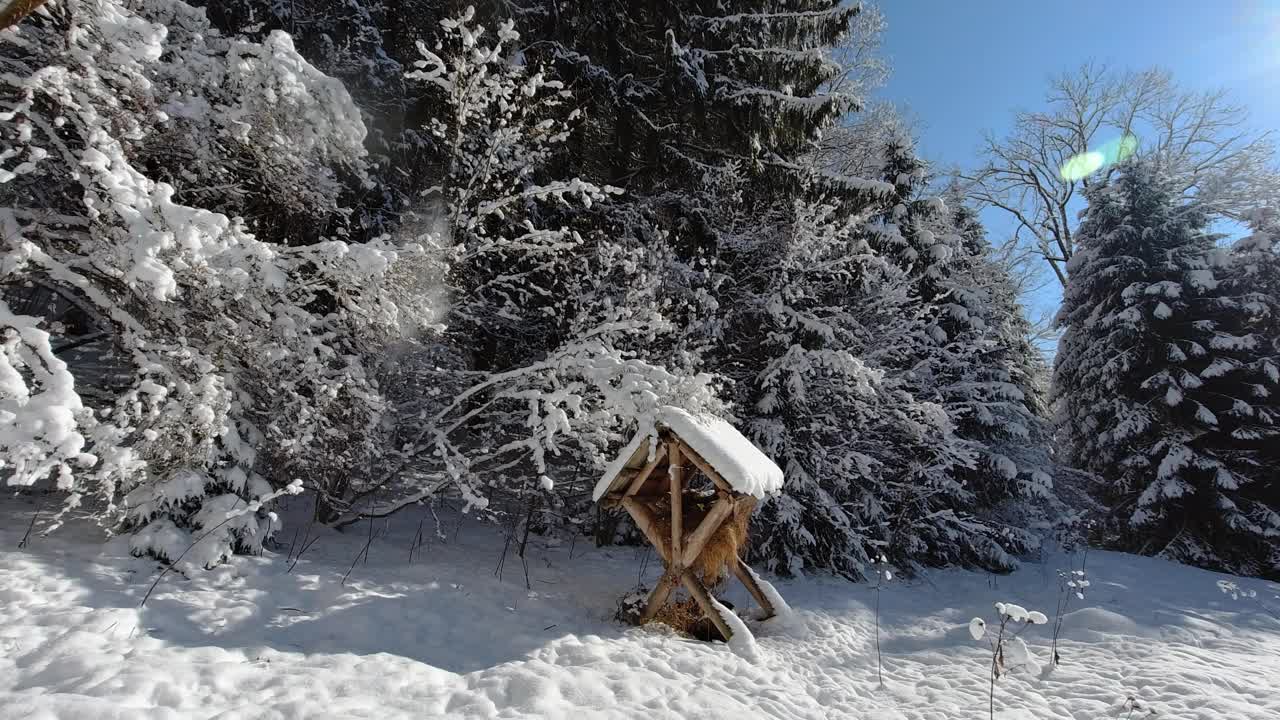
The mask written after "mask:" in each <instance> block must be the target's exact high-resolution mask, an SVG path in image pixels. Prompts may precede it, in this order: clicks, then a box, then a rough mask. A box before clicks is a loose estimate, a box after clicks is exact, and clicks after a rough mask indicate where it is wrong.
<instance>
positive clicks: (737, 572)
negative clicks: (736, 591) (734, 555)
mask: <svg viewBox="0 0 1280 720" xmlns="http://www.w3.org/2000/svg"><path fill="white" fill-rule="evenodd" d="M730 569H731V570H732V571H733V576H734V577H736V578H738V580H739V582H741V583H742V584H743V585H744V586H745V587H746V588H747V592H749V593H751V597H753V598H755V599H756V602H758V603H760V607H761V609H763V610H764V613H765V616H764V619H765V620H768V619H769V618H771V617H773V616H774V615H777V614H778V609H777V608H775V607H774V606H773V603H771V602H769V598H768V597H767V596H766V595H765V594H764V590H762V589H761V588H760V583H758V582H756V578H755V575H754V574H752V572H751V568H749V567H747V564H746V563H744V562H742V560H741V559H738V560H737V562H734V563H731V567H730Z"/></svg>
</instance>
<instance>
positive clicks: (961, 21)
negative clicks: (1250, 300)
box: [878, 0, 1280, 306]
mask: <svg viewBox="0 0 1280 720" xmlns="http://www.w3.org/2000/svg"><path fill="white" fill-rule="evenodd" d="M879 6H880V9H881V12H883V13H884V15H885V19H886V20H887V22H888V29H887V31H886V33H885V35H884V38H883V40H884V46H883V54H884V55H885V56H886V57H887V58H888V59H889V61H890V63H891V65H892V68H893V72H892V74H891V75H890V77H889V81H888V83H887V84H886V86H885V88H884V89H883V90H882V91H880V92H879V93H878V95H879V96H880V97H882V98H885V99H888V100H892V101H894V102H896V103H899V104H901V105H904V106H906V107H907V108H909V109H910V110H911V112H912V114H913V115H914V116H915V117H916V118H917V119H918V120H919V121H920V127H919V130H920V134H921V138H920V151H921V153H922V154H923V155H924V156H925V157H927V158H929V159H930V160H932V161H934V162H936V163H938V164H940V165H942V166H943V167H947V166H950V165H953V164H958V165H961V166H964V167H972V166H973V165H974V164H976V163H977V149H978V145H979V142H980V141H981V137H982V134H983V132H984V131H987V130H991V131H993V132H995V133H997V134H1003V131H1004V130H1006V129H1007V128H1008V125H1009V121H1010V119H1011V117H1012V114H1013V111H1014V110H1016V109H1032V108H1035V107H1038V106H1039V105H1040V101H1041V99H1042V98H1043V95H1044V88H1045V79H1046V78H1047V77H1048V76H1049V75H1051V74H1053V73H1056V72H1059V71H1062V70H1066V69H1070V68H1073V67H1077V66H1079V65H1080V64H1081V63H1083V62H1085V61H1087V60H1095V61H1101V62H1104V63H1106V64H1108V65H1110V66H1113V67H1117V68H1130V69H1141V68H1146V67H1151V66H1159V67H1163V68H1166V69H1168V70H1170V71H1172V73H1173V75H1174V78H1175V80H1176V81H1178V82H1179V83H1180V84H1181V85H1183V86H1184V87H1188V88H1197V89H1209V88H1215V87H1225V88H1228V89H1230V90H1231V91H1232V93H1233V95H1234V97H1235V98H1236V99H1237V100H1238V101H1239V102H1241V103H1242V104H1244V105H1246V106H1248V107H1249V109H1250V110H1251V112H1252V116H1253V121H1254V123H1255V124H1256V125H1257V126H1258V127H1260V128H1263V129H1266V128H1276V129H1277V130H1278V131H1280V0H1198V1H1193V0H1164V1H1159V0H1111V1H1110V2H1108V1H1106V0H1052V1H1051V2H1046V1H1044V0H965V1H960V0H880V2H879ZM984 220H986V222H987V226H988V229H989V231H991V233H992V234H993V235H994V234H998V233H1000V232H1001V231H1002V230H1003V229H1004V228H1005V227H1007V225H1005V224H1004V223H1003V222H1002V220H1003V218H1001V217H999V216H994V215H992V214H990V213H989V214H988V215H986V216H985V217H984ZM993 239H995V238H993ZM1055 302H1056V296H1055V295H1054V294H1053V293H1047V294H1046V295H1045V296H1044V297H1043V298H1041V303H1042V304H1044V305H1046V306H1047V305H1052V304H1054V303H1055Z"/></svg>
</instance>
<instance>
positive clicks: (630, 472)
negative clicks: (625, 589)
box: [594, 407, 782, 640]
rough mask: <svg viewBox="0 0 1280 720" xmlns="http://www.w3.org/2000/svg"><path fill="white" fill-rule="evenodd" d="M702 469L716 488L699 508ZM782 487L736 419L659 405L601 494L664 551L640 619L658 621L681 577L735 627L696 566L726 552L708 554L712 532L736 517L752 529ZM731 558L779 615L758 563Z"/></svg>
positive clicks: (717, 618)
mask: <svg viewBox="0 0 1280 720" xmlns="http://www.w3.org/2000/svg"><path fill="white" fill-rule="evenodd" d="M699 474H701V475H702V476H703V477H705V479H706V482H704V483H703V484H706V485H709V486H710V487H709V488H707V490H708V492H707V493H706V494H704V495H700V496H696V497H697V498H698V501H699V502H698V505H700V506H701V509H694V508H691V507H687V505H688V504H689V502H688V498H690V497H691V495H690V493H691V492H692V491H691V488H693V487H694V486H695V481H697V478H698V475H699ZM781 487H782V471H781V470H779V469H778V466H777V465H775V464H774V463H773V461H771V460H770V459H769V458H768V457H766V456H765V455H764V453H762V452H760V450H759V449H758V448H756V446H755V445H752V444H751V441H750V440H747V439H746V438H745V437H743V435H742V434H741V433H739V432H738V431H737V430H736V429H735V428H734V427H733V426H732V425H730V424H729V423H727V422H725V421H724V420H721V419H720V418H716V417H712V416H694V415H691V414H689V413H687V412H685V411H684V410H681V409H679V408H674V407H664V408H662V409H660V410H659V411H658V416H657V421H656V423H655V430H654V432H648V431H642V432H640V433H639V434H637V435H636V437H635V439H633V440H632V441H631V442H630V443H629V444H628V445H627V446H626V447H625V448H623V449H622V451H621V452H620V453H619V456H618V458H617V459H616V460H614V462H613V464H611V465H610V466H609V468H608V469H607V470H606V471H605V474H604V476H603V477H601V479H600V482H599V483H598V484H597V485H596V489H595V494H594V499H595V500H596V501H597V502H599V503H601V504H602V505H603V506H604V507H609V508H612V507H617V506H621V507H622V508H624V509H625V510H626V511H627V512H628V513H629V514H630V515H631V518H632V519H633V520H635V523H636V526H637V527H638V528H640V530H641V532H643V533H644V535H645V537H646V538H648V540H649V542H650V543H651V544H652V545H653V547H654V548H655V549H656V550H657V551H658V554H659V555H660V556H661V557H662V562H663V565H664V566H665V572H663V574H662V578H661V579H660V580H659V581H658V583H657V585H656V586H654V588H653V591H652V592H651V593H650V594H649V598H648V602H647V604H646V605H645V608H644V611H643V612H642V613H641V615H640V618H639V623H640V624H644V623H647V622H649V621H650V620H652V619H653V618H654V616H655V615H656V614H657V613H658V612H659V611H660V610H661V609H662V608H663V607H664V606H665V605H666V604H667V601H668V600H669V599H670V597H671V593H672V591H673V590H675V587H676V585H678V584H679V585H683V586H684V588H685V590H686V591H688V593H689V595H690V596H691V597H692V598H693V599H694V600H695V601H696V602H697V604H698V607H699V608H701V610H702V613H703V614H704V615H705V616H706V617H707V619H708V620H710V621H711V622H712V624H714V625H715V627H716V629H717V630H719V632H720V634H721V636H723V637H724V638H725V639H726V640H727V639H729V637H731V636H732V634H733V632H732V630H730V628H729V626H728V624H727V623H726V622H725V620H724V618H723V617H721V615H720V613H719V612H718V611H717V610H716V608H715V606H714V605H713V604H712V600H711V595H710V593H709V592H708V591H707V587H706V585H705V584H704V583H703V580H702V579H700V578H699V577H698V575H697V574H696V573H695V571H694V569H695V568H699V567H701V568H706V567H708V566H709V565H710V564H715V565H718V564H719V563H720V562H721V560H722V559H721V557H720V556H718V555H716V556H712V555H709V554H708V555H704V553H706V551H707V550H708V541H709V540H711V538H712V536H714V535H716V532H717V531H718V530H720V529H721V526H722V525H725V523H726V522H728V521H731V520H732V521H733V522H737V523H740V524H741V525H740V527H742V528H745V527H746V523H747V521H748V519H749V518H750V515H751V512H752V511H753V510H754V509H755V505H756V502H757V501H758V500H760V499H762V498H764V497H767V496H768V495H771V494H775V493H777V492H778V491H779V490H780V489H781ZM708 507H709V509H706V508H708ZM686 521H688V522H686ZM668 527H669V528H670V534H669V537H668V534H667V532H666V530H667V528H668ZM725 565H726V566H727V569H728V570H729V571H730V572H731V573H733V575H734V576H735V577H737V578H738V580H739V581H741V582H742V584H743V585H745V586H746V588H747V590H748V591H749V592H750V593H751V595H752V597H754V598H755V599H756V602H758V603H759V604H760V606H761V608H763V609H764V612H765V617H766V618H768V617H772V616H773V615H774V614H775V612H776V610H775V608H774V607H773V604H772V603H771V602H770V601H769V598H768V596H767V595H766V594H765V593H764V592H763V591H762V590H761V588H760V584H759V583H758V582H757V581H756V576H755V573H754V572H753V571H752V570H751V568H749V567H747V565H746V563H744V562H743V561H742V560H741V558H740V557H738V556H737V554H736V553H734V554H733V555H732V556H731V557H730V558H728V559H727V561H726V562H725ZM704 577H705V574H704Z"/></svg>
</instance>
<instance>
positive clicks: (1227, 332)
mask: <svg viewBox="0 0 1280 720" xmlns="http://www.w3.org/2000/svg"><path fill="white" fill-rule="evenodd" d="M1176 197H1177V196H1176V195H1175V194H1174V193H1173V192H1172V189H1171V188H1170V187H1168V186H1167V184H1166V183H1164V182H1162V181H1161V178H1160V176H1159V173H1158V171H1157V170H1156V169H1155V168H1152V167H1150V166H1147V165H1143V164H1132V165H1129V166H1127V167H1126V168H1124V170H1123V172H1122V173H1121V175H1120V177H1119V178H1118V179H1116V180H1115V181H1114V182H1112V183H1110V184H1108V185H1106V186H1100V187H1098V188H1095V189H1093V190H1092V191H1091V192H1090V194H1089V196H1088V201H1089V206H1088V211H1087V214H1086V216H1085V219H1084V221H1083V222H1082V224H1081V228H1080V232H1079V233H1078V236H1077V237H1078V239H1079V241H1080V246H1081V248H1082V250H1081V252H1080V253H1078V254H1077V255H1076V256H1075V257H1074V258H1073V259H1072V262H1071V264H1070V268H1069V270H1070V283H1069V284H1068V286H1067V292H1066V296H1065V298H1064V302H1063V307H1062V310H1061V311H1060V313H1059V316H1058V324H1059V326H1060V327H1062V328H1063V329H1064V334H1063V336H1062V340H1061V342H1060V345H1059V350H1058V354H1057V357H1056V360H1055V364H1054V372H1055V374H1054V394H1055V397H1056V399H1057V402H1058V403H1059V405H1060V423H1061V426H1062V430H1063V434H1064V437H1065V439H1066V452H1067V455H1068V458H1069V460H1070V461H1071V462H1073V463H1075V464H1077V466H1078V467H1081V468H1084V469H1087V470H1090V471H1092V472H1094V473H1096V474H1098V475H1099V476H1101V477H1102V478H1103V479H1104V480H1105V482H1106V485H1105V493H1106V495H1107V498H1106V499H1107V500H1108V501H1109V503H1110V507H1111V508H1112V510H1113V512H1114V513H1115V516H1116V517H1117V519H1118V520H1119V522H1120V528H1119V531H1118V532H1119V535H1120V537H1119V540H1120V543H1121V544H1122V546H1123V547H1126V548H1128V549H1132V550H1136V551H1140V552H1143V553H1151V554H1160V555H1163V556H1167V557H1170V558H1173V559H1176V560H1180V561H1183V562H1189V563H1193V564H1197V565H1201V566H1205V567H1214V568H1220V569H1224V570H1228V571H1231V572H1239V573H1246V574H1265V575H1269V576H1277V574H1278V573H1280V555H1278V554H1277V551H1276V547H1277V544H1276V538H1277V537H1280V514H1277V512H1276V510H1277V507H1276V506H1275V505H1274V489H1273V488H1271V487H1270V486H1271V485H1272V484H1273V482H1274V467H1269V466H1268V465H1267V464H1266V463H1265V462H1264V455H1263V452H1264V450H1263V448H1265V447H1266V446H1267V445H1268V444H1274V443H1275V441H1276V437H1277V435H1280V416H1278V415H1277V414H1276V412H1275V409H1274V404H1273V403H1274V400H1272V398H1273V397H1274V395H1275V393H1276V389H1277V384H1280V383H1278V381H1280V377H1278V376H1277V375H1278V373H1277V366H1276V362H1275V359H1274V347H1275V346H1274V337H1267V336H1266V335H1265V334H1263V328H1264V327H1265V326H1264V325H1261V324H1259V323H1258V321H1257V319H1258V317H1259V316H1260V315H1261V313H1257V312H1256V311H1255V310H1256V308H1254V307H1251V301H1250V300H1249V298H1248V297H1247V296H1245V295H1242V294H1241V293H1240V292H1239V290H1238V289H1237V288H1236V287H1234V286H1235V285H1236V282H1235V281H1234V280H1232V279H1231V276H1232V275H1233V274H1234V272H1235V271H1236V268H1233V264H1232V259H1231V257H1230V254H1229V253H1228V252H1227V251H1226V250H1224V249H1222V248H1219V247H1217V245H1216V240H1217V238H1216V237H1215V236H1213V235H1211V234H1209V233H1208V232H1206V230H1205V216H1204V213H1203V212H1201V211H1200V210H1199V209H1198V208H1197V207H1196V206H1195V205H1194V204H1192V205H1180V204H1179V203H1178V202H1177V200H1176ZM1242 300H1243V302H1242Z"/></svg>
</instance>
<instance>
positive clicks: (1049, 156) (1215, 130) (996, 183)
mask: <svg viewBox="0 0 1280 720" xmlns="http://www.w3.org/2000/svg"><path fill="white" fill-rule="evenodd" d="M1126 138H1133V140H1126ZM1130 142H1132V143H1134V144H1133V145H1129V143H1130ZM984 144H985V147H984V154H985V155H986V162H985V164H984V165H983V166H982V167H980V168H979V169H978V170H977V171H976V172H974V173H972V174H968V175H961V177H962V178H963V179H965V180H967V181H969V184H970V196H971V197H972V198H973V199H975V200H977V201H979V202H982V203H984V204H986V205H989V206H991V207H995V208H999V209H1001V210H1003V211H1005V212H1007V213H1009V215H1010V216H1012V218H1013V219H1014V221H1015V223H1016V227H1017V233H1018V236H1019V239H1020V240H1021V241H1022V242H1023V243H1025V247H1027V248H1029V249H1030V250H1031V251H1032V252H1033V253H1034V256H1035V257H1038V258H1042V259H1043V260H1044V261H1046V262H1047V263H1048V264H1049V267H1051V268H1052V270H1053V272H1054V274H1055V275H1056V277H1057V279H1058V281H1059V282H1060V283H1062V284H1063V285H1065V284H1066V264H1067V261H1068V260H1070V259H1071V256H1072V254H1073V253H1074V251H1075V239H1074V237H1073V234H1074V231H1075V225H1076V214H1077V211H1078V210H1079V208H1080V207H1081V206H1082V203H1083V199H1082V197H1081V191H1082V190H1083V189H1084V188H1087V187H1088V186H1090V185H1092V184H1094V183H1099V182H1106V181H1107V180H1108V179H1109V177H1110V175H1111V174H1112V173H1113V172H1114V170H1115V167H1116V165H1115V160H1117V159H1118V158H1117V156H1123V155H1124V154H1127V153H1128V152H1131V151H1132V152H1136V153H1137V154H1139V155H1145V156H1147V157H1149V158H1151V159H1153V161H1154V162H1155V163H1157V164H1158V166H1159V167H1160V168H1161V169H1162V170H1163V171H1164V172H1166V173H1167V174H1168V175H1170V176H1171V177H1173V178H1175V179H1176V181H1177V182H1178V183H1179V189H1180V190H1181V191H1182V194H1183V196H1184V197H1185V198H1188V199H1190V198H1196V199H1197V200H1198V201H1200V202H1202V203H1204V204H1205V206H1206V207H1207V208H1208V209H1209V211H1210V212H1211V214H1213V215H1215V216H1217V217H1219V218H1225V219H1233V220H1238V219H1241V218H1242V217H1243V216H1244V214H1245V213H1247V212H1248V211H1249V210H1250V209H1251V208H1256V207H1257V206H1258V205H1259V204H1269V201H1272V200H1274V199H1276V198H1280V175H1278V174H1277V171H1276V168H1275V165H1274V162H1273V161H1274V146H1273V144H1272V142H1271V133H1270V132H1256V131H1254V130H1252V129H1251V127H1250V125H1249V116H1248V112H1247V111H1246V110H1245V108H1243V107H1241V106H1240V105H1237V104H1235V103H1234V102H1233V101H1232V100H1231V98H1230V96H1229V95H1228V93H1227V92H1226V91H1225V90H1212V91H1205V92H1200V91H1191V90H1185V89H1183V88H1180V87H1179V86H1177V85H1176V84H1175V83H1174V81H1173V78H1172V77H1171V76H1170V74H1169V73H1167V72H1165V71H1163V70H1157V69H1151V70H1144V71H1141V72H1116V71H1112V70H1109V69H1108V68H1106V67H1104V66H1101V65H1094V64H1087V65H1084V66H1082V67H1081V68H1079V69H1078V70H1076V71H1074V72H1069V73H1064V74H1062V75H1059V76H1057V77H1054V78H1052V79H1051V80H1050V84H1049V91H1048V94H1047V96H1046V108H1045V109H1044V110H1042V111H1038V112H1025V111H1024V112H1019V113H1018V114H1017V116H1016V118H1015V120H1014V124H1013V129H1012V131H1011V132H1010V133H1009V134H1008V135H1007V136H1005V137H1003V138H998V137H996V136H994V135H988V136H987V137H986V139H985V143H984ZM1108 144H1109V146H1110V149H1109V151H1108ZM1085 153H1094V154H1095V155H1093V159H1089V160H1088V161H1087V162H1085V163H1081V164H1077V165H1075V166H1074V167H1075V168H1076V171H1075V172H1063V168H1064V166H1067V163H1068V162H1069V161H1072V159H1073V158H1083V157H1085ZM1075 162H1076V163H1079V162H1080V161H1078V160H1077V161H1075ZM1094 165H1096V166H1097V167H1094ZM1010 256H1011V257H1013V258H1017V257H1019V255H1018V254H1017V253H1010ZM1023 257H1024V258H1025V256H1023Z"/></svg>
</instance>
